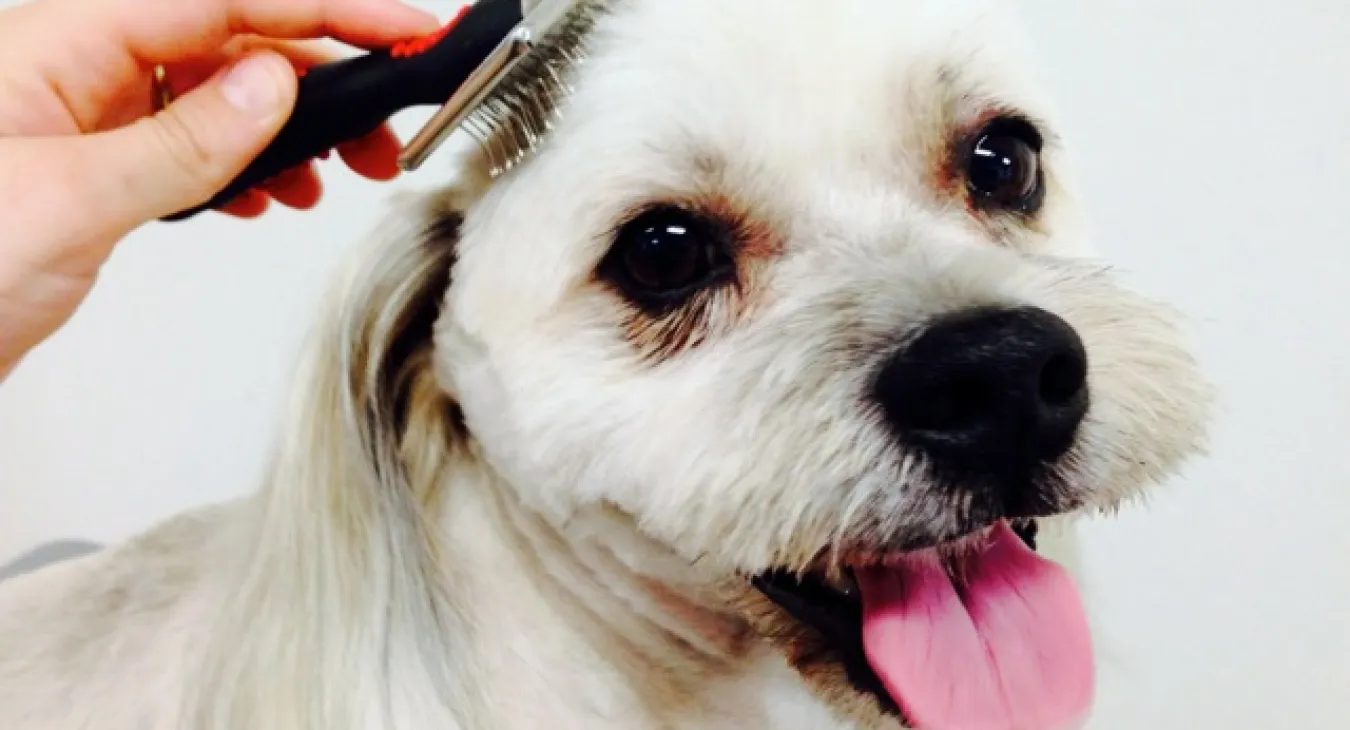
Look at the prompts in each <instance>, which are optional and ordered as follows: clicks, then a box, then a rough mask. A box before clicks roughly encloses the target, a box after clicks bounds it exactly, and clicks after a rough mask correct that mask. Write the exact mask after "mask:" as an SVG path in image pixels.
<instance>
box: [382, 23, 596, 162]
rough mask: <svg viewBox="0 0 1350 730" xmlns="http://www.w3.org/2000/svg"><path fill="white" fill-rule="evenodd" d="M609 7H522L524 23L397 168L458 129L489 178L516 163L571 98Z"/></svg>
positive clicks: (422, 133)
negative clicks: (483, 161) (473, 145)
mask: <svg viewBox="0 0 1350 730" xmlns="http://www.w3.org/2000/svg"><path fill="white" fill-rule="evenodd" d="M484 1H485V2H496V1H506V2H514V1H516V0H484ZM609 2H610V0H536V1H534V2H529V1H527V2H524V3H522V6H523V9H524V10H525V13H526V14H525V18H524V20H523V21H522V22H521V23H520V24H519V25H518V26H516V27H515V28H514V29H513V30H512V31H511V32H510V33H509V34H507V36H506V37H505V38H504V39H502V41H501V43H500V44H498V46H497V47H496V49H495V50H494V51H493V52H492V54H490V55H489V56H488V57H487V58H486V59H485V60H484V61H483V63H482V64H481V65H480V66H479V67H478V69H477V70H476V71H475V72H474V73H473V74H472V75H471V76H470V77H469V79H468V80H467V81H466V82H465V83H464V85H463V86H461V87H460V88H459V90H457V91H456V93H455V94H454V95H453V96H452V97H451V98H450V99H449V100H448V101H447V102H446V104H445V106H443V107H442V108H441V110H440V111H439V112H437V113H436V115H435V116H433V117H432V119H431V120H430V121H429V122H428V123H427V125H426V126H425V127H423V128H422V130H421V131H420V132H418V134H417V136H416V137H414V138H413V140H412V141H411V142H410V143H409V144H408V147H407V148H406V149H405V151H404V154H403V156H402V157H401V158H400V161H399V162H400V165H402V167H403V168H404V169H405V170H411V169H415V168H416V167H417V166H419V165H420V164H421V163H422V162H423V161H425V160H426V158H427V157H428V156H430V154H431V153H432V152H433V151H434V150H435V149H436V147H438V146H439V145H440V144H441V142H443V141H444V140H445V138H447V137H448V136H449V135H450V134H451V133H452V132H454V131H455V130H456V129H461V128H462V129H463V130H464V131H465V132H467V133H468V134H469V135H470V137H472V138H473V139H474V141H475V142H477V143H478V145H479V147H480V148H481V149H482V150H483V152H484V154H485V156H486V157H487V159H488V163H489V167H490V173H491V175H492V176H493V177H496V176H498V175H501V174H503V173H505V172H507V171H509V170H511V169H512V168H514V167H515V166H516V165H518V164H520V162H521V161H522V160H524V159H525V158H526V157H528V156H529V155H530V154H531V153H532V152H534V151H535V150H536V149H538V147H539V145H540V144H541V143H542V141H543V139H544V138H545V136H546V135H547V134H548V132H549V131H550V130H551V129H552V128H553V125H554V123H555V122H556V120H557V118H558V115H559V114H560V110H561V108H562V106H563V103H564V101H565V100H566V99H567V97H568V96H570V94H571V86H570V78H571V75H572V73H573V71H574V70H575V68H576V66H578V65H579V64H580V63H581V62H582V61H583V60H584V59H585V57H586V41H587V39H588V38H589V36H590V34H591V31H592V30H593V28H594V26H595V22H596V20H597V18H598V17H599V15H600V13H601V12H603V11H604V10H605V8H606V7H607V6H608V5H609Z"/></svg>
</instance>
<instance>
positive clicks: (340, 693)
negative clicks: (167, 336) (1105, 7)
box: [0, 0, 1209, 730]
mask: <svg viewBox="0 0 1350 730" xmlns="http://www.w3.org/2000/svg"><path fill="white" fill-rule="evenodd" d="M606 5H607V7H606V8H605V9H604V10H603V12H601V13H600V15H599V16H598V18H597V20H596V27H595V28H594V33H593V35H592V36H590V40H589V42H588V48H587V50H588V53H589V57H588V60H586V61H585V62H584V63H583V64H581V65H580V66H579V67H578V71H577V74H576V76H575V78H574V79H572V84H571V88H572V93H571V95H570V96H569V98H568V99H566V100H565V102H564V109H565V111H564V113H563V115H562V117H561V121H560V123H559V124H558V125H557V126H556V128H555V129H553V130H552V132H551V133H550V136H549V137H548V139H547V140H546V141H545V143H544V144H543V146H542V147H541V148H540V149H539V150H538V151H537V153H536V154H535V155H534V156H533V157H532V158H530V159H529V160H528V161H526V162H525V163H524V164H523V165H522V166H519V167H516V168H515V169H513V170H512V171H510V172H509V173H507V174H506V175H504V176H502V177H500V178H498V179H495V180H490V178H489V176H488V175H487V174H486V166H487V164H488V161H487V160H486V159H485V158H484V157H480V156H478V155H469V156H468V157H467V158H466V159H465V160H464V161H463V164H462V166H461V169H462V170H463V171H464V172H465V175H464V180H463V181H461V182H458V183H456V184H455V185H453V186H452V187H451V188H450V189H447V190H444V191H441V192H438V193H437V194H435V195H432V196H427V197H423V198H417V199H412V200H409V201H407V202H404V203H403V204H401V205H400V206H398V208H397V210H395V211H394V213H393V215H392V216H391V217H390V218H389V219H388V220H387V221H386V222H384V223H383V224H382V225H381V226H380V228H379V234H380V235H379V236H377V239H378V240H377V241H375V245H373V246H372V248H371V249H370V251H369V252H368V254H367V255H366V256H364V257H363V258H362V259H361V260H359V261H356V262H354V263H353V265H352V266H351V268H350V270H349V272H348V273H347V274H346V276H345V277H344V279H343V281H342V282H341V283H340V286H339V288H338V289H337V290H336V292H335V296H334V298H333V299H332V302H331V309H330V310H329V311H328V312H327V314H326V316H325V318H324V319H323V321H322V323H321V326H320V328H319V331H318V334H317V337H316V340H315V342H314V343H313V344H312V346H311V347H310V348H309V349H308V351H307V353H308V354H307V355H306V357H305V359H304V362H303V364H302V368H301V370H302V372H301V374H300V377H299V379H298V382H297V387H296V391H295V400H294V403H293V408H292V414H293V415H292V418H291V420H290V421H289V422H288V424H287V427H286V429H285V430H284V438H283V439H282V440H281V442H280V443H279V444H277V448H276V452H275V457H274V462H273V467H272V469H271V473H270V478H269V479H268V481H267V483H266V484H265V485H264V486H263V488H262V490H261V491H260V492H259V493H258V494H257V495H256V496H254V497H252V498H251V499H248V500H246V501H242V502H240V503H236V504H231V505H225V506H220V507H214V508H211V509H206V510H203V511H200V512H195V513H193V514H189V515H185V516H181V517H178V518H176V519H173V520H171V521H169V522H167V523H166V524H163V525H161V526H159V527H156V528H155V529H153V530H151V531H149V532H148V533H146V534H144V535H142V536H140V537H138V538H136V539H134V540H132V541H130V542H128V543H127V544H125V545H121V546H119V547H116V548H113V549H109V550H106V551H104V552H102V553H99V554H96V555H93V556H89V557H86V558H81V559H79V560H75V561H71V562H69V563H67V564H62V565H59V566H55V567H52V568H49V569H46V570H43V571H39V572H37V573H34V574H30V575H27V576H23V577H21V578H18V579H16V580H13V581H11V582H9V583H7V584H3V585H0V728H4V730H75V729H77V728H79V729H84V728H88V729H90V730H93V729H95V728H97V730H167V729H169V728H175V729H176V728H192V729H193V730H197V729H202V730H245V729H247V730H348V729H352V730H355V729H358V728H359V729H361V730H376V729H379V730H385V729H388V730H394V729H399V730H423V729H426V730H433V729H434V730H494V729H501V730H533V729H535V728H560V729H572V728H576V729H581V730H634V729H640V728H670V729H681V730H692V729H695V728H701V729H706V728H728V729H732V728H737V729H738V728H775V729H782V730H797V729H801V730H806V729H807V728H810V729H812V730H820V729H822V728H898V727H902V726H903V723H904V722H905V719H907V720H908V721H910V722H912V723H914V724H917V725H919V726H921V727H932V728H938V730H944V729H946V730H970V729H972V728H974V729H975V730H985V729H986V728H988V729H990V730H1045V729H1047V728H1048V727H1049V726H1051V725H1060V724H1062V723H1064V722H1067V721H1070V720H1072V719H1073V718H1075V717H1078V716H1081V714H1082V712H1083V710H1084V706H1085V703H1086V702H1087V700H1088V698H1089V695H1090V693H1091V684H1092V677H1091V654H1090V647H1089V646H1088V645H1087V644H1088V642H1087V639H1086V634H1085V629H1084V625H1085V621H1084V620H1083V617H1082V612H1081V609H1080V608H1079V607H1078V603H1077V601H1076V598H1075V596H1074V594H1073V590H1072V585H1071V584H1070V583H1069V582H1068V581H1067V579H1066V578H1064V576H1063V575H1062V574H1061V572H1060V571H1059V569H1058V568H1057V567H1056V566H1055V565H1054V564H1053V563H1051V562H1049V561H1046V560H1044V559H1042V558H1039V557H1037V556H1035V554H1034V553H1032V552H1031V551H1030V550H1029V549H1028V548H1027V547H1025V546H1023V545H1022V542H1023V541H1026V542H1027V543H1031V542H1032V540H1031V538H1032V537H1033V533H1032V531H1031V527H1032V526H1033V524H1034V523H1033V522H1032V520H1034V518H1037V517H1050V516H1054V515H1060V514H1070V513H1077V512H1082V511H1099V510H1110V509H1112V508H1114V507H1116V506H1117V505H1119V504H1120V503H1122V502H1123V501H1124V500H1126V499H1127V498H1130V497H1132V496H1134V495H1136V494H1138V493H1140V491H1141V490H1142V489H1144V488H1146V487H1147V486H1149V485H1150V484H1152V483H1155V482H1157V481H1159V480H1160V479H1162V478H1164V477H1166V476H1168V475H1170V474H1172V473H1173V472H1174V471H1176V470H1177V469H1178V468H1179V466H1180V465H1181V464H1182V463H1183V461H1185V460H1186V459H1187V458H1188V457H1190V456H1191V455H1192V454H1193V453H1195V452H1197V451H1198V450H1199V449H1200V448H1201V446H1202V442H1203V440H1204V433H1205V423H1206V418H1207V411H1208V403H1209V392H1208V388H1207V386H1206V384H1205V383H1204V381H1203V380H1202V378H1201V377H1200V375H1199V373H1198V370H1197V367H1196V366H1195V364H1194V363H1193V361H1192V359H1191V358H1190V356H1189V354H1188V352H1187V350H1186V349H1185V348H1184V347H1183V345H1182V344H1181V341H1180V338H1179V335H1178V332H1177V330H1176V329H1175V327H1174V324H1173V322H1172V319H1171V316H1170V314H1169V313H1168V312H1167V310H1166V309H1164V308H1162V307H1160V306H1159V305H1156V304H1154V303H1151V302H1149V301H1147V300H1145V299H1143V298H1140V297H1137V296H1136V295H1134V294H1131V293H1129V292H1128V291H1126V290H1125V289H1123V288H1122V287H1120V286H1119V285H1118V284H1117V283H1115V282H1114V281H1113V279H1112V277H1111V275H1110V273H1109V271H1108V268H1107V267H1105V266H1103V265H1101V264H1100V263H1094V262H1092V261H1091V260H1090V259H1089V258H1088V256H1087V255H1088V254H1089V253H1090V251H1089V249H1088V242H1087V241H1086V239H1085V234H1084V231H1083V226H1082V225H1081V223H1082V222H1081V221H1080V219H1079V209H1078V207H1077V204H1076V202H1075V200H1074V198H1073V194H1074V191H1073V188H1072V186H1071V184H1070V182H1069V179H1068V171H1067V169H1066V166H1065V165H1066V163H1065V161H1064V149H1063V142H1062V139H1061V137H1060V136H1059V135H1058V134H1057V133H1056V130H1055V127H1054V125H1053V119H1054V115H1053V114H1052V113H1051V111H1050V110H1049V108H1048V107H1047V105H1046V103H1045V100H1044V99H1042V98H1041V97H1040V96H1039V95H1038V93H1037V89H1036V86H1035V85H1034V84H1033V83H1032V82H1031V78H1032V77H1031V74H1030V72H1029V71H1028V69H1027V67H1025V66H1024V65H1022V60H1021V59H1022V57H1021V54H1020V51H1019V47H1018V45H1017V43H1016V42H1015V39H1016V38H1017V36H1016V35H1015V34H1014V32H1013V30H1012V29H1011V26H1009V25H1008V24H1006V23H1005V22H1004V21H1003V20H1001V19H1000V15H999V14H998V13H997V12H995V10H994V9H992V8H990V7H987V6H986V5H985V4H984V3H981V2H977V1H976V0H829V1H828V2H820V0H814V1H808V0H735V1H734V2H732V1H730V0H615V1H614V2H612V3H607V4H606ZM1014 533H1017V534H1018V535H1020V536H1021V538H1022V539H1021V540H1019V539H1018V537H1015V536H1013V535H1014Z"/></svg>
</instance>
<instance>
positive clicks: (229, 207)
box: [220, 190, 269, 218]
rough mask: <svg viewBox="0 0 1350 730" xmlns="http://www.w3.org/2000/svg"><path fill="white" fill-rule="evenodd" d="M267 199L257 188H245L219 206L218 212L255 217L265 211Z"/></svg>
mask: <svg viewBox="0 0 1350 730" xmlns="http://www.w3.org/2000/svg"><path fill="white" fill-rule="evenodd" d="M268 205H269V199H268V197H267V195H266V194H265V193H262V192H259V191H257V190H245V191H244V192H243V193H241V194H239V195H238V196H236V197H235V198H234V200H231V201H230V202H228V203H226V204H225V205H223V206H221V209H220V212H222V213H224V214H226V215H229V216H233V217H235V218H257V217H258V216H260V215H262V214H263V213H266V212H267V208H268Z"/></svg>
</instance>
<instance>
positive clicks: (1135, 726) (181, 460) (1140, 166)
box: [0, 0, 1350, 730]
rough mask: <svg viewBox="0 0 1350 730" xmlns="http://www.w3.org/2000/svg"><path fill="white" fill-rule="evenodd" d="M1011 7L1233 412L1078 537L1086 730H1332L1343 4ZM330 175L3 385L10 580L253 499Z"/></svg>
mask: <svg viewBox="0 0 1350 730" xmlns="http://www.w3.org/2000/svg"><path fill="white" fill-rule="evenodd" d="M7 1H8V0H0V3H3V2H7ZM423 4H424V5H427V6H429V7H432V8H434V9H436V10H437V11H438V12H441V13H442V14H446V13H448V11H449V10H450V9H451V7H452V6H453V5H455V3H453V2H438V3H433V2H424V3H423ZM1022 4H1023V5H1025V6H1026V8H1027V12H1028V14H1029V18H1030V19H1031V21H1032V22H1031V23H1030V29H1031V31H1032V33H1033V34H1034V35H1036V36H1037V37H1038V38H1039V39H1040V40H1041V41H1042V43H1043V49H1044V53H1043V55H1044V58H1045V59H1046V62H1047V63H1046V66H1047V68H1046V70H1047V72H1048V75H1049V79H1050V81H1051V82H1052V84H1053V85H1054V86H1055V87H1056V88H1057V90H1058V92H1059V98H1060V100H1061V104H1062V106H1063V109H1064V111H1065V112H1066V113H1067V115H1068V121H1069V122H1070V126H1071V127H1072V133H1073V137H1074V138H1075V140H1076V144H1077V154H1078V156H1079V158H1080V160H1081V161H1082V164H1083V167H1084V169H1083V170H1082V172H1083V175H1084V177H1085V183H1086V185H1087V189H1086V191H1085V192H1086V194H1087V196H1086V197H1087V199H1088V201H1089V204H1090V205H1091V207H1092V208H1093V211H1094V214H1095V222H1096V226H1097V228H1098V229H1099V231H1100V234H1101V236H1102V239H1103V240H1102V245H1103V246H1104V248H1105V249H1106V251H1107V253H1108V254H1109V255H1110V256H1111V257H1113V258H1114V259H1115V260H1116V261H1117V262H1119V263H1120V265H1121V266H1122V268H1125V269H1129V270H1131V271H1132V272H1133V274H1134V275H1135V280H1136V281H1137V282H1138V283H1139V284H1140V285H1141V286H1143V287H1146V288H1147V289H1149V290H1150V291H1152V292H1154V293H1157V294H1159V295H1161V296H1163V297H1165V298H1167V299H1170V300H1172V301H1174V302H1176V303H1178V304H1179V305H1180V306H1181V307H1182V308H1183V309H1185V310H1186V311H1187V312H1188V313H1190V314H1191V315H1192V317H1194V318H1195V320H1196V325H1197V336H1198V338H1199V339H1198V342H1199V345H1200V347H1201V350H1202V356H1203V358H1204V359H1205V361H1206V363H1207V365H1208V367H1209V369H1210V372H1211V373H1212V375H1213V377H1214V378H1215V379H1216V380H1217V382H1218V384H1219V386H1220V387H1221V388H1222V390H1223V399H1224V400H1223V410H1222V412H1221V417H1220V420H1219V422H1218V426H1217V429H1216V432H1215V434H1214V436H1215V441H1214V449H1213V453H1212V455H1211V457H1210V458H1209V459H1208V460H1206V461H1204V462H1201V463H1198V464H1197V465H1196V466H1195V467H1194V468H1193V469H1192V470H1191V471H1190V472H1189V474H1188V476H1187V478H1185V479H1181V480H1177V481H1176V482H1174V483H1173V484H1171V485H1169V486H1168V488H1166V489H1164V490H1160V491H1159V492H1158V493H1157V496H1156V498H1155V499H1154V500H1153V501H1152V503H1151V504H1150V505H1149V506H1148V507H1147V508H1144V507H1140V508H1136V509H1132V510H1130V511H1128V512H1127V513H1125V514H1123V515H1121V516H1120V517H1119V518H1116V519H1114V520H1111V521H1102V522H1094V523H1092V524H1089V525H1086V526H1085V527H1084V528H1083V529H1082V539H1083V544H1084V556H1083V560H1084V564H1085V566H1086V570H1087V573H1088V575H1089V576H1090V580H1091V581H1092V584H1091V585H1090V586H1089V589H1090V591H1091V592H1092V600H1093V601H1094V607H1093V608H1094V611H1095V612H1096V614H1097V616H1098V617H1099V618H1100V619H1101V621H1102V623H1104V624H1105V626H1106V628H1107V629H1108V631H1109V635H1107V636H1106V637H1104V639H1105V640H1106V642H1107V645H1106V646H1104V647H1103V648H1104V652H1105V655H1104V656H1103V662H1104V667H1103V670H1104V676H1103V687H1102V697H1101V702H1100V708H1099V710H1098V716H1097V719H1096V720H1095V721H1094V722H1093V724H1092V728H1094V730H1144V729H1145V728H1147V729H1149V730H1210V729H1213V730H1220V729H1222V730H1285V729H1287V730H1343V729H1344V728H1347V727H1350V531H1348V530H1346V529H1344V528H1343V527H1342V523H1343V522H1344V521H1345V520H1346V518H1347V517H1350V378H1347V377H1346V376H1345V374H1346V372H1347V371H1350V327H1347V325H1346V324H1345V323H1346V322H1347V321H1348V320H1350V316H1347V315H1350V304H1348V302H1350V297H1347V289H1350V235H1347V233H1348V232H1350V212H1347V211H1350V206H1347V205H1346V203H1345V196H1346V193H1347V191H1350V143H1347V140H1346V134H1347V132H1346V126H1347V123H1350V102H1348V101H1347V96H1348V95H1350V88H1348V87H1347V83H1348V82H1347V79H1350V48H1348V47H1347V46H1345V44H1344V43H1343V35H1344V32H1345V30H1346V29H1347V28H1350V6H1347V5H1345V4H1343V3H1341V2H1339V0H1284V2H1279V3H1256V2H1232V0H1170V1H1169V0H1094V2H1092V3H1072V2H1064V0H1022ZM420 118H421V117H420V115H413V116H411V117H406V118H403V119H401V120H400V124H399V125H398V126H399V128H400V131H401V132H403V133H404V134H406V133H407V132H408V131H410V129H411V128H412V127H413V126H415V124H416V121H417V120H418V119H420ZM438 160H439V161H440V162H441V164H444V158H438ZM435 163H436V160H433V162H432V165H431V167H430V169H428V170H426V171H424V172H421V173H419V174H418V175H417V176H416V177H415V178H412V179H409V180H405V181H403V182H402V183H400V185H404V186H406V185H410V184H411V185H419V186H421V185H427V184H430V183H432V182H434V181H435V180H436V179H437V172H436V164H435ZM326 172H327V178H326V179H327V181H328V185H329V195H328V198H327V200H326V202H325V203H324V204H323V206H322V208H321V210H320V212H318V213H315V214H310V215H303V216H302V215H296V214H291V213H287V212H280V213H275V214H273V215H271V216H269V218H268V219H267V220H266V222H264V223H240V222H233V221H228V220H225V219H223V218H219V217H211V218H210V219H206V220H201V221H197V222H193V223H191V224H187V225H177V226H153V227H150V228H147V229H145V230H143V231H142V232H140V233H138V234H137V235H135V236H133V237H132V238H131V240H129V241H128V242H127V243H126V245H124V246H123V247H122V248H121V250H120V251H119V252H118V253H117V255H116V256H115V257H114V259H113V261H112V263H111V264H110V265H109V267H108V269H107V273H106V275H105V277H104V279H103V281H102V282H101V284H100V286H99V287H98V290H97V292H96V293H95V295H94V297H93V299H92V300H91V301H90V302H89V303H88V305H87V306H86V307H85V308H84V310H83V311H82V312H81V313H80V314H79V316H78V317H77V318H76V319H75V321H74V322H73V323H72V324H71V326H70V327H68V328H67V329H66V330H65V331H64V332H62V333H61V334H60V335H59V336H58V337H56V338H55V339H53V340H52V341H51V342H50V343H49V344H48V345H46V346H44V347H43V348H41V349H40V350H39V351H38V352H37V353H35V354H34V355H33V357H32V359H31V360H30V361H29V362H27V363H26V364H25V365H24V366H23V367H22V368H21V369H20V370H19V371H18V372H17V373H16V374H15V375H14V376H13V377H12V379H11V380H10V381H9V382H8V383H6V384H5V385H4V386H3V387H0V560H3V559H4V558H5V557H7V556H10V555H13V554H14V553H16V552H18V551H20V550H21V549H23V548H24V547H26V546H29V545H31V544H33V543H35V542H37V541H39V540H44V539H50V538H57V537H65V536H79V537H92V538H95V539H99V540H114V539H118V538H121V537H124V536H126V535H127V534H128V533H130V532H131V531H133V530H137V529H140V528H143V527H145V526H147V525H148V524H149V523H150V522H152V521H154V520H156V519H159V518H161V517H164V516H165V515H167V514H169V513H171V512H173V511H176V510H179V509H183V508H186V507H189V506H192V505H195V504H198V503H201V502H204V501H210V500H218V499H222V498H227V497H231V496H234V495H237V494H239V493H241V492H242V491H244V490H247V489H250V488H251V487H252V486H253V485H254V483H255V477H256V476H257V473H258V470H259V468H260V464H261V461H262V457H263V451H264V449H265V447H266V444H267V443H268V440H269V438H270V435H271V433H272V429H273V423H274V420H273V419H274V416H275V415H276V413H277V410H278V407H279V404H280V402H281V398H282V394H283V386H284V384H285V382H286V377H287V375H288V369H289V367H290V366H291V363H292V361H293V356H294V354H295V352H296V349H297V347H298V343H299V340H300V337H301V334H302V332H303V331H304V328H305V326H306V324H307V322H308V319H309V317H310V316H311V312H312V308H311V305H312V304H313V302H314V300H315V298H316V297H317V295H318V292H319V290H320V288H321V287H322V286H323V285H324V283H325V280H326V275H327V273H328V272H329V271H330V270H331V269H332V267H333V266H334V264H335V263H336V261H337V260H338V259H339V258H340V257H341V255H342V254H343V252H344V251H345V250H346V249H348V248H349V247H350V246H351V245H352V244H353V243H354V242H355V241H356V239H357V238H358V235H359V233H360V232H361V231H362V230H364V229H366V228H368V227H369V226H370V225H371V224H372V223H373V221H374V220H375V217H376V216H377V214H378V213H379V211H380V206H381V201H382V200H383V198H384V196H385V195H387V194H388V193H389V192H390V191H391V190H392V188H388V187H380V186H376V185H374V184H371V183H366V182H363V181H358V180H357V179H355V178H354V177H353V176H351V175H349V174H347V173H346V172H345V170H342V169H340V168H339V167H338V165H336V164H334V163H328V165H327V171H326Z"/></svg>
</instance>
